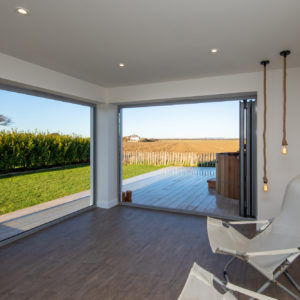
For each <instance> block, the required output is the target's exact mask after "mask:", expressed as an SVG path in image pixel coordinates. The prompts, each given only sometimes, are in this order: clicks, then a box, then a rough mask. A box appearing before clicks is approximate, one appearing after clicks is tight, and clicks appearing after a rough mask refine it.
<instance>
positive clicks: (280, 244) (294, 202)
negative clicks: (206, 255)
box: [207, 175, 300, 300]
mask: <svg viewBox="0 0 300 300" xmlns="http://www.w3.org/2000/svg"><path fill="white" fill-rule="evenodd" d="M299 212H300V175H299V176H297V177H295V178H294V179H292V180H291V181H290V183H289V184H288V186H287V188H286V191H285V196H284V201H283V205H282V208H281V212H280V214H279V216H278V217H276V218H274V220H265V221H233V222H224V221H222V220H218V219H213V218H207V232H208V237H209V242H210V246H211V248H212V251H213V252H214V253H221V254H229V255H232V256H233V257H232V258H231V260H230V261H229V262H228V263H227V264H226V265H225V268H224V276H225V279H226V281H227V282H229V277H228V272H227V269H228V267H229V266H230V265H231V264H232V262H233V261H234V260H235V259H237V258H238V259H241V260H243V261H245V262H247V263H249V264H250V265H252V266H253V267H254V268H256V269H257V270H258V271H259V272H260V273H262V274H263V275H264V276H265V277H266V278H267V281H266V283H264V284H263V285H262V286H261V287H260V288H259V289H258V291H257V292H259V293H261V292H263V291H264V290H265V289H266V288H267V287H269V286H270V284H272V283H275V284H276V285H277V286H278V287H280V288H281V289H283V290H284V291H285V292H287V293H288V294H289V295H290V296H292V297H293V298H294V299H298V300H300V297H299V295H296V294H295V293H294V292H293V291H291V290H290V289H289V288H287V287H285V286H284V285H282V284H281V283H280V282H278V280H277V278H278V277H279V276H280V275H281V274H285V275H286V277H287V278H288V279H289V281H290V282H291V283H292V284H293V285H294V287H295V288H296V289H297V291H298V292H300V286H299V285H298V284H297V283H296V281H295V280H294V278H293V277H292V276H291V274H290V273H288V272H287V268H288V267H289V266H290V265H291V264H292V263H293V262H294V261H295V259H296V258H297V257H298V256H299V254H300V248H299V246H300V230H299V229H300V215H299ZM244 224H260V225H261V227H260V230H259V231H260V233H259V234H258V235H256V236H255V237H254V238H252V239H248V238H247V237H245V236H244V235H243V234H241V233H240V232H239V231H237V230H236V229H235V228H234V227H233V225H244Z"/></svg>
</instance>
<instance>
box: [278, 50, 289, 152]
mask: <svg viewBox="0 0 300 300" xmlns="http://www.w3.org/2000/svg"><path fill="white" fill-rule="evenodd" d="M290 54H291V51H290V50H285V51H281V52H280V55H281V56H283V137H282V143H281V145H282V149H281V153H282V154H283V155H286V154H287V153H288V151H287V145H288V143H287V139H286V57H287V56H288V55H290Z"/></svg>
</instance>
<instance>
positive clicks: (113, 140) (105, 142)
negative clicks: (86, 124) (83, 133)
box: [95, 104, 119, 208]
mask: <svg viewBox="0 0 300 300" xmlns="http://www.w3.org/2000/svg"><path fill="white" fill-rule="evenodd" d="M96 110H97V113H96V118H97V120H96V149H97V150H96V155H95V156H96V205H97V206H98V207H102V208H111V207H113V206H116V205H118V204H119V200H118V176H119V175H118V107H117V106H116V105H113V104H98V105H97V108H96Z"/></svg>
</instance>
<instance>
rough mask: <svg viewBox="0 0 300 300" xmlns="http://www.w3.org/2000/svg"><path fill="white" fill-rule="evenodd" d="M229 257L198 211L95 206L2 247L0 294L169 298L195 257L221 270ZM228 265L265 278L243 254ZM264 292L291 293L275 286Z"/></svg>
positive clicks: (297, 272) (298, 272) (239, 276)
mask: <svg viewBox="0 0 300 300" xmlns="http://www.w3.org/2000/svg"><path fill="white" fill-rule="evenodd" d="M248 233H250V231H249V232H248ZM228 258H229V257H227V256H224V255H217V254H213V253H212V252H211V250H210V247H209V243H208V237H207V233H206V219H205V218H203V217H200V216H191V215H180V214H172V213H167V212H157V211H151V210H144V209H137V208H131V207H122V206H118V207H115V208H112V209H110V210H103V209H99V208H97V209H94V210H92V211H89V212H86V213H84V214H82V215H80V216H76V217H74V218H72V219H69V220H67V221H64V222H62V223H59V224H57V225H54V226H53V227H50V228H48V229H45V230H44V231H41V232H39V233H35V234H34V235H32V236H30V237H26V238H24V239H22V240H19V241H17V242H15V243H13V244H11V245H7V246H4V247H2V248H0V266H1V269H0V298H1V300H2V299H3V300H4V299H14V300H19V299H38V300H40V299H43V300H47V299H51V300H53V299H101V300H102V299H103V300H106V299H108V300H109V299H114V300H118V299H120V300H121V299H122V300H135V299H137V300H140V299H151V300H153V299H157V300H160V299H166V300H167V299H170V300H174V299H177V297H178V295H179V293H180V291H181V289H182V287H183V285H184V283H185V280H186V278H187V275H188V272H189V270H190V268H191V266H192V264H193V262H194V261H196V262H197V263H198V264H200V265H201V266H203V267H205V268H207V269H208V270H209V271H211V272H213V273H214V274H215V275H217V276H219V277H221V276H222V269H223V266H224V264H225V263H226V262H227V260H228ZM299 262H300V261H299V260H297V261H296V262H295V263H294V264H293V266H292V267H291V268H290V273H291V274H293V275H294V276H295V278H296V280H297V281H298V282H299V281H300V268H299ZM229 272H230V275H231V278H232V281H233V282H235V283H237V284H239V285H241V286H244V287H247V288H251V289H257V288H258V287H259V285H261V284H262V283H263V282H264V278H263V277H262V276H261V275H259V274H258V273H257V272H256V271H255V270H254V269H252V268H251V267H250V266H248V265H247V264H245V263H243V262H236V263H234V264H233V265H232V267H231V268H230V270H229ZM279 280H280V281H281V282H282V283H284V284H286V285H287V286H288V287H291V285H290V284H289V282H288V281H287V280H286V279H285V278H284V277H282V278H279ZM291 289H292V290H294V289H293V287H291ZM266 294H268V295H270V296H274V297H276V298H277V299H290V298H289V296H287V295H286V294H285V293H284V292H282V291H281V290H280V289H279V288H278V287H276V286H272V287H271V288H269V289H268V290H267V291H266ZM239 299H245V298H242V297H240V298H239Z"/></svg>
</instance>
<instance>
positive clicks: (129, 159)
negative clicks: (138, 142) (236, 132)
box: [122, 151, 216, 167]
mask: <svg viewBox="0 0 300 300" xmlns="http://www.w3.org/2000/svg"><path fill="white" fill-rule="evenodd" d="M215 161H216V153H210V152H207V153H194V152H183V153H180V152H139V151H135V152H127V151H123V153H122V163H123V164H125V165H128V164H142V165H163V166H197V165H198V166H203V167H205V166H207V167H214V166H215Z"/></svg>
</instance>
